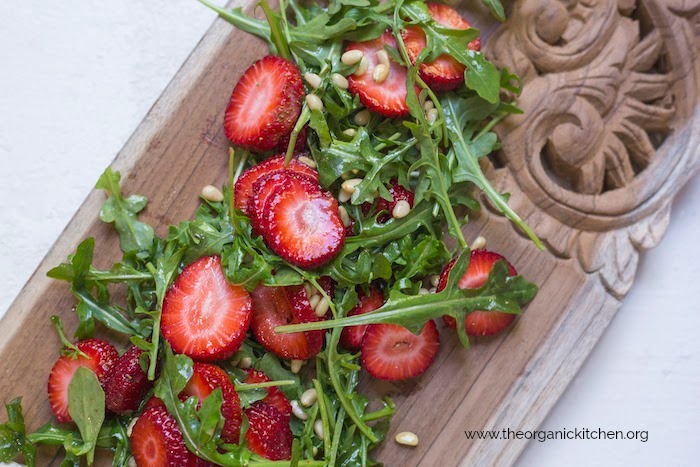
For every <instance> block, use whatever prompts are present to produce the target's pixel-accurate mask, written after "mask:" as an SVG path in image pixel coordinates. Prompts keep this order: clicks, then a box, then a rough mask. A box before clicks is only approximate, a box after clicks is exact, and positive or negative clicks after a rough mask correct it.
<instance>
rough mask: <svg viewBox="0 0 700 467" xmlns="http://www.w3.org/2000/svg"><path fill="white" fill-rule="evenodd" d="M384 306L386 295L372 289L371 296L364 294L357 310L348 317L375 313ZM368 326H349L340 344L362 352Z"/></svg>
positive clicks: (341, 336)
mask: <svg viewBox="0 0 700 467" xmlns="http://www.w3.org/2000/svg"><path fill="white" fill-rule="evenodd" d="M382 305H384V295H383V294H382V292H381V291H380V290H379V289H375V288H373V287H372V288H370V291H369V295H364V294H362V295H361V296H360V301H359V302H358V303H357V305H355V308H353V309H352V310H350V312H349V313H348V316H355V315H363V314H365V313H369V312H370V311H374V310H376V309H378V308H381V306H382ZM367 326H368V325H367V324H362V325H360V326H348V327H346V328H343V331H342V333H341V334H340V344H341V345H342V346H343V347H345V348H346V349H348V350H355V351H357V350H360V347H361V346H362V338H364V337H365V331H367Z"/></svg>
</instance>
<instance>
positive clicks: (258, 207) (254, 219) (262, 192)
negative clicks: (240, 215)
mask: <svg viewBox="0 0 700 467" xmlns="http://www.w3.org/2000/svg"><path fill="white" fill-rule="evenodd" d="M302 165H303V164H302ZM294 173H297V174H298V175H299V176H301V177H306V178H307V179H308V180H309V181H310V182H312V183H314V184H316V183H317V181H316V180H314V179H313V178H311V177H309V176H307V175H306V174H305V173H303V172H294V171H292V170H285V169H281V170H277V171H274V172H271V173H268V174H265V175H263V176H262V177H260V178H259V179H257V180H256V181H255V183H253V197H252V198H250V200H249V201H248V216H249V217H250V223H251V225H252V227H253V232H254V233H255V234H256V235H260V234H262V230H261V229H262V219H263V217H264V214H265V205H266V203H267V200H268V199H269V198H270V196H271V195H272V194H273V193H275V191H277V188H279V187H280V186H281V185H282V182H283V181H286V180H289V179H290V178H292V174H294Z"/></svg>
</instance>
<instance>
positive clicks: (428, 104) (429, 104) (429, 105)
mask: <svg viewBox="0 0 700 467" xmlns="http://www.w3.org/2000/svg"><path fill="white" fill-rule="evenodd" d="M433 108H435V104H433V101H431V100H430V99H426V100H425V102H423V110H425V111H426V112H427V111H428V110H430V109H433Z"/></svg>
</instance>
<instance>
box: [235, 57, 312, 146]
mask: <svg viewBox="0 0 700 467" xmlns="http://www.w3.org/2000/svg"><path fill="white" fill-rule="evenodd" d="M303 98H304V83H303V82H302V80H301V74H300V73H299V68H297V66H296V65H295V64H294V63H292V62H290V61H289V60H285V59H284V58H282V57H277V56H273V55H268V56H267V57H264V58H262V59H260V60H258V61H257V62H255V64H253V65H252V66H251V67H250V68H248V69H247V70H246V71H245V73H244V74H243V76H241V79H240V80H239V81H238V84H236V87H235V88H234V89H233V94H231V100H230V101H229V104H228V107H227V108H226V114H225V116H224V133H226V137H227V138H228V139H230V140H231V142H232V143H233V144H235V145H238V146H241V147H244V148H246V149H250V150H251V151H260V152H264V151H270V150H272V149H275V148H276V147H277V146H278V145H279V144H280V141H281V140H282V138H284V137H285V136H287V135H288V134H289V133H290V132H291V131H292V128H294V124H295V123H296V120H297V118H298V117H299V114H300V113H301V106H302V100H303Z"/></svg>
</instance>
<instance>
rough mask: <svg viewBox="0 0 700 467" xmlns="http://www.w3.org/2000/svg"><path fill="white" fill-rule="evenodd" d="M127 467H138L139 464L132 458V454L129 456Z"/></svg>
mask: <svg viewBox="0 0 700 467" xmlns="http://www.w3.org/2000/svg"><path fill="white" fill-rule="evenodd" d="M129 436H131V435H129ZM129 467H139V465H138V464H137V463H136V459H134V456H131V457H129Z"/></svg>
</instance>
